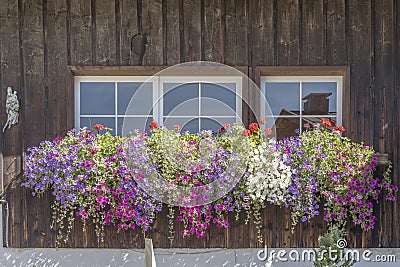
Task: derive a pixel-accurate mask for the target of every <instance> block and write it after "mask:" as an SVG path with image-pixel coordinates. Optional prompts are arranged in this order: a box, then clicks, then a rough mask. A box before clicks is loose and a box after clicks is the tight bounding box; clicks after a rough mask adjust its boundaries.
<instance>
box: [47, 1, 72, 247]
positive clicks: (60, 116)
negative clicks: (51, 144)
mask: <svg viewBox="0 0 400 267" xmlns="http://www.w3.org/2000/svg"><path fill="white" fill-rule="evenodd" d="M66 18H67V6H66V2H65V1H64V0H56V1H47V12H46V22H47V23H46V25H45V43H46V44H47V49H46V52H47V56H46V59H47V61H46V62H45V64H46V68H45V72H46V73H45V77H46V80H45V83H46V87H47V94H46V97H47V99H46V108H47V116H46V139H53V138H54V137H56V136H59V135H64V134H65V133H66V131H67V129H68V128H67V113H68V112H70V111H69V110H68V108H67V95H66V92H67V90H65V89H64V90H60V89H59V88H66V79H67V77H66V65H67V61H68V54H67V51H68V50H67V42H66V40H67V38H68V34H67V24H66ZM48 206H49V205H48ZM46 212H47V213H48V214H47V216H48V218H51V209H50V207H46ZM48 227H50V225H48ZM47 232H48V234H49V239H48V242H50V244H49V245H48V246H54V244H55V236H54V235H53V234H54V231H51V229H50V228H48V229H47Z"/></svg>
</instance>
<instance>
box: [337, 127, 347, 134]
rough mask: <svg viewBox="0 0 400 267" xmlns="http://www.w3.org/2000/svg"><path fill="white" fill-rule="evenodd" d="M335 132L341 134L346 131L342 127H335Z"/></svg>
mask: <svg viewBox="0 0 400 267" xmlns="http://www.w3.org/2000/svg"><path fill="white" fill-rule="evenodd" d="M335 130H336V131H339V132H341V133H343V132H344V131H345V130H346V129H345V128H344V127H343V126H337V127H336V128H335Z"/></svg>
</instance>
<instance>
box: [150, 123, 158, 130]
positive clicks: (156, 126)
mask: <svg viewBox="0 0 400 267" xmlns="http://www.w3.org/2000/svg"><path fill="white" fill-rule="evenodd" d="M157 128H158V123H157V122H156V121H152V122H150V130H153V129H157Z"/></svg>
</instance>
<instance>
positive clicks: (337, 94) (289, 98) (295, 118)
mask: <svg viewBox="0 0 400 267" xmlns="http://www.w3.org/2000/svg"><path fill="white" fill-rule="evenodd" d="M342 90H343V77H342V76H262V77H261V92H262V99H261V117H266V122H267V123H266V125H265V126H264V127H268V128H271V129H273V128H274V129H275V130H276V133H277V136H278V138H282V137H286V136H290V135H293V134H295V129H299V130H300V132H301V131H302V130H303V127H304V125H305V124H312V123H315V122H319V120H320V119H321V118H329V119H331V120H333V121H335V122H336V124H338V125H341V124H342ZM265 101H266V102H267V103H268V104H269V108H270V110H267V109H268V107H266V105H265Z"/></svg>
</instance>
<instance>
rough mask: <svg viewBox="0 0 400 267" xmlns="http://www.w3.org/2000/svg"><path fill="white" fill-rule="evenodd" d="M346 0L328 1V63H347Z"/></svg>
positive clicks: (326, 50) (326, 49)
mask: <svg viewBox="0 0 400 267" xmlns="http://www.w3.org/2000/svg"><path fill="white" fill-rule="evenodd" d="M345 13H346V11H345V0H330V1H326V16H327V17H326V48H325V52H326V63H327V65H330V66H332V65H345V63H346V34H345V31H346V29H345V16H346V14H345Z"/></svg>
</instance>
